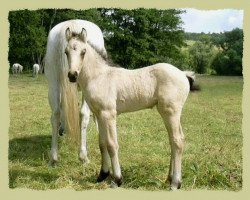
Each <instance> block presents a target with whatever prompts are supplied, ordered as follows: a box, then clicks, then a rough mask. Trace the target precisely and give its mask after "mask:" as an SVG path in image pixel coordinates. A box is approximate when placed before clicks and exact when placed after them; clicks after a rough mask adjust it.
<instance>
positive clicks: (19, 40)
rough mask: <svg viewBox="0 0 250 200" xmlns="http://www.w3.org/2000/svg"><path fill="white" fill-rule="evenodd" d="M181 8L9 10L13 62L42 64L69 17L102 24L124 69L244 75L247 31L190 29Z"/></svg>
mask: <svg viewBox="0 0 250 200" xmlns="http://www.w3.org/2000/svg"><path fill="white" fill-rule="evenodd" d="M182 12H184V11H183V10H178V9H169V10H157V9H144V8H138V9H133V10H125V9H116V8H109V9H108V8H93V9H88V10H70V9H40V10H18V11H10V12H9V16H8V19H9V24H10V37H9V55H8V56H9V63H10V65H12V64H13V63H16V62H18V63H20V64H22V65H23V66H24V70H25V71H29V70H31V68H32V65H33V64H34V63H38V64H39V65H41V66H42V67H43V59H44V56H45V51H46V42H47V36H48V33H49V31H50V30H51V28H52V27H54V26H55V25H56V24H58V23H60V22H62V21H65V20H69V19H85V20H88V21H91V22H93V23H95V24H97V25H98V26H99V27H100V28H101V30H102V31H103V34H104V39H105V46H106V49H107V51H108V55H109V57H110V58H111V59H112V60H113V62H114V63H117V64H118V65H121V66H123V67H125V68H131V69H135V68H140V67H144V66H147V65H152V64H155V63H158V62H167V63H171V64H173V65H176V66H177V67H179V68H180V69H189V70H194V71H196V72H198V73H210V74H219V75H224V74H225V75H241V74H242V72H241V71H242V51H243V31H242V30H241V29H235V30H233V31H231V32H225V33H220V34H204V33H202V34H192V33H185V32H184V30H183V28H182V23H183V22H182V20H181V17H180V14H181V13H182Z"/></svg>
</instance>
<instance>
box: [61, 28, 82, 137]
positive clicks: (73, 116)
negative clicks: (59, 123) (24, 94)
mask: <svg viewBox="0 0 250 200" xmlns="http://www.w3.org/2000/svg"><path fill="white" fill-rule="evenodd" d="M60 39H61V41H60V42H59V43H60V48H59V50H58V54H59V56H58V58H57V59H59V63H60V65H59V66H58V67H59V73H60V76H59V82H60V89H61V106H62V110H63V114H64V115H63V117H64V126H65V131H66V133H68V134H69V136H70V138H72V139H73V140H74V141H80V108H79V101H78V100H79V99H78V90H77V83H71V82H69V79H68V76H67V74H68V62H67V59H66V56H65V47H66V44H67V43H66V39H65V30H63V31H62V32H61V34H60Z"/></svg>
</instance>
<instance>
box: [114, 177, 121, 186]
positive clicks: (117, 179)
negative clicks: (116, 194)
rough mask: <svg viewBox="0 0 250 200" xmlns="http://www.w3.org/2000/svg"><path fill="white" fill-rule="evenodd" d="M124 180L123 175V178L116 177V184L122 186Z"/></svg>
mask: <svg viewBox="0 0 250 200" xmlns="http://www.w3.org/2000/svg"><path fill="white" fill-rule="evenodd" d="M122 182H123V177H121V178H116V179H115V183H116V185H117V186H118V187H120V186H121V184H122Z"/></svg>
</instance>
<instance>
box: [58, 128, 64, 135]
mask: <svg viewBox="0 0 250 200" xmlns="http://www.w3.org/2000/svg"><path fill="white" fill-rule="evenodd" d="M59 135H60V136H63V135H64V128H63V127H62V126H60V128H59Z"/></svg>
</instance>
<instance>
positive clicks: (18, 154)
mask: <svg viewBox="0 0 250 200" xmlns="http://www.w3.org/2000/svg"><path fill="white" fill-rule="evenodd" d="M197 82H198V83H199V84H200V85H201V87H202V91H201V92H195V93H191V94H190V95H189V97H188V100H187V102H186V105H185V107H184V110H183V115H182V127H183V130H184V133H185V137H186V146H185V152H184V157H183V168H182V169H183V184H182V190H192V189H209V190H230V191H239V190H241V188H242V143H243V141H242V140H243V137H242V132H241V121H242V112H241V101H242V85H243V80H242V77H216V76H198V78H197ZM166 95H167V94H166ZM9 99H10V112H11V123H10V128H9V187H10V188H31V189H38V190H46V189H58V188H73V189H75V190H87V189H105V188H108V187H109V183H110V180H107V181H105V182H103V183H96V178H97V175H98V172H99V169H100V152H99V147H98V139H97V138H98V134H97V131H96V128H95V124H94V123H93V120H91V123H90V125H89V128H88V152H89V158H90V161H91V163H90V164H88V165H82V164H81V163H80V161H79V160H78V148H76V147H75V145H73V144H70V143H69V142H68V141H69V140H68V139H67V137H60V140H59V155H60V162H59V163H58V165H57V167H55V168H52V167H49V166H48V161H49V155H48V153H49V151H50V142H51V126H50V108H49V105H48V100H47V82H46V80H45V78H44V76H43V75H39V77H38V78H36V79H35V78H32V77H31V75H27V74H24V75H21V76H12V75H10V78H9ZM118 134H119V145H120V163H121V167H122V173H123V176H124V184H123V185H122V186H121V187H123V188H126V189H139V190H149V191H153V190H168V188H169V184H168V183H165V179H166V177H167V172H168V164H169V159H170V148H169V143H168V139H167V138H168V137H167V132H166V130H165V127H164V125H163V122H162V120H161V118H160V116H159V114H158V113H157V111H156V109H155V108H154V109H152V110H143V111H138V112H134V113H126V114H122V115H120V116H119V117H118Z"/></svg>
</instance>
